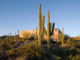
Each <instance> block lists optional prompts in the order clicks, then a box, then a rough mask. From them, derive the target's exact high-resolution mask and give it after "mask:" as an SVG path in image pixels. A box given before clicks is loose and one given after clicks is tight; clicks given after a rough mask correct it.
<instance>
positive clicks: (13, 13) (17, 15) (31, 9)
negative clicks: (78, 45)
mask: <svg viewBox="0 0 80 60" xmlns="http://www.w3.org/2000/svg"><path fill="white" fill-rule="evenodd" d="M38 4H41V7H42V8H41V9H42V15H44V16H45V27H46V23H47V11H48V10H49V11H50V21H51V22H55V27H56V28H57V27H58V28H60V29H62V28H64V33H65V34H68V35H70V36H78V35H80V28H79V26H80V0H0V35H7V34H8V33H10V32H11V33H12V34H15V32H17V30H18V29H19V30H32V29H35V28H36V27H38Z"/></svg>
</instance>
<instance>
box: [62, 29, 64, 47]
mask: <svg viewBox="0 0 80 60" xmlns="http://www.w3.org/2000/svg"><path fill="white" fill-rule="evenodd" d="M63 45H64V32H63V28H62V46H63Z"/></svg>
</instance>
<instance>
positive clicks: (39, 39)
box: [38, 4, 41, 46]
mask: <svg viewBox="0 0 80 60" xmlns="http://www.w3.org/2000/svg"><path fill="white" fill-rule="evenodd" d="M38 7H39V35H38V45H39V46H41V5H40V4H39V6H38Z"/></svg>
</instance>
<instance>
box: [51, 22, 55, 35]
mask: <svg viewBox="0 0 80 60" xmlns="http://www.w3.org/2000/svg"><path fill="white" fill-rule="evenodd" d="M54 27H55V23H53V26H52V34H54Z"/></svg>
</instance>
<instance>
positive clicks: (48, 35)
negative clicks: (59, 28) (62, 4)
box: [47, 11, 50, 48]
mask: <svg viewBox="0 0 80 60" xmlns="http://www.w3.org/2000/svg"><path fill="white" fill-rule="evenodd" d="M49 19H50V16H49V11H48V12H47V43H48V48H50V29H49V28H50V26H49Z"/></svg>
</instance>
